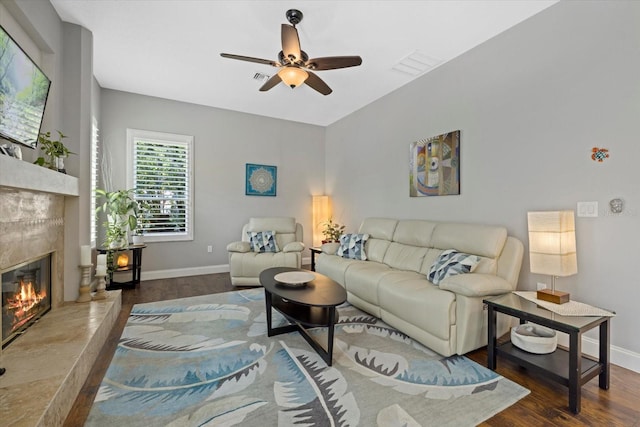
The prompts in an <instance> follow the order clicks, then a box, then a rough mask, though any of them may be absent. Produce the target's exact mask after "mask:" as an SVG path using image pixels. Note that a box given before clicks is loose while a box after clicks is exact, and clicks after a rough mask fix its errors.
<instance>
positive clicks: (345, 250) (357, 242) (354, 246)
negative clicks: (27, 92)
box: [336, 234, 369, 261]
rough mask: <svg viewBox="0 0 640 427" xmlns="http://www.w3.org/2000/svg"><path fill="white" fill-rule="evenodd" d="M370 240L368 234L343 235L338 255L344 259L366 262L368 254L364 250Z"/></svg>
mask: <svg viewBox="0 0 640 427" xmlns="http://www.w3.org/2000/svg"><path fill="white" fill-rule="evenodd" d="M368 238H369V235H368V234H343V235H342V236H340V247H339V248H338V252H337V253H336V255H338V256H341V257H343V258H350V259H359V260H362V261H364V260H366V259H367V254H366V253H365V250H364V244H365V243H366V241H367V239H368Z"/></svg>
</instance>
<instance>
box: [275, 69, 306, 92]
mask: <svg viewBox="0 0 640 427" xmlns="http://www.w3.org/2000/svg"><path fill="white" fill-rule="evenodd" d="M278 75H279V76H280V78H281V79H282V81H283V82H284V83H285V84H286V85H287V86H289V87H291V89H293V88H295V87H297V86H300V85H301V84H302V83H304V82H305V80H307V78H308V77H309V73H307V72H306V71H305V70H303V69H302V68H298V67H291V66H289V67H282V68H281V69H280V71H278Z"/></svg>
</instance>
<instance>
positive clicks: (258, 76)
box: [253, 73, 271, 82]
mask: <svg viewBox="0 0 640 427" xmlns="http://www.w3.org/2000/svg"><path fill="white" fill-rule="evenodd" d="M270 77H271V76H269V75H267V74H262V73H255V74H254V75H253V79H254V80H258V81H259V82H264V81H267V80H269V78H270Z"/></svg>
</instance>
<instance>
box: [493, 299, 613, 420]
mask: <svg viewBox="0 0 640 427" xmlns="http://www.w3.org/2000/svg"><path fill="white" fill-rule="evenodd" d="M484 303H485V304H487V306H488V316H489V319H488V320H489V324H488V341H487V344H488V345H487V359H488V360H487V367H488V368H489V369H493V370H495V369H496V356H498V355H500V356H502V357H504V358H506V359H509V360H511V361H513V362H515V363H517V364H518V365H520V366H522V367H525V368H527V369H530V370H531V371H534V372H539V373H542V374H543V375H546V376H547V377H548V378H550V379H552V380H554V381H557V382H559V383H560V384H563V385H565V386H567V387H568V388H569V409H570V410H571V412H573V413H574V414H577V413H579V412H580V396H581V388H582V386H583V385H584V384H586V383H587V382H588V381H589V380H591V379H592V378H593V377H595V376H598V377H599V386H600V388H601V389H603V390H608V389H609V377H610V373H609V372H610V366H609V319H610V318H609V317H606V316H588V317H587V316H562V315H559V314H556V313H553V312H551V311H549V310H546V309H544V308H542V307H540V306H538V305H537V304H535V303H534V302H532V301H529V300H527V299H525V298H522V297H520V296H518V295H516V294H505V295H500V296H497V297H491V298H487V299H485V300H484ZM498 313H504V314H507V315H509V316H513V317H517V318H518V319H520V324H523V323H525V322H527V321H529V322H532V323H536V324H538V325H542V326H546V327H547V328H551V329H553V330H556V331H560V332H564V333H566V334H569V349H568V350H565V349H563V348H557V349H556V350H555V351H554V352H553V353H550V354H533V353H529V352H526V351H524V350H521V349H519V348H518V347H516V346H514V345H513V344H512V343H511V342H509V341H508V342H505V343H503V344H500V345H498V343H497V337H496V321H497V314H498ZM596 326H599V327H600V347H599V358H598V360H594V359H593V358H591V357H589V356H587V355H583V354H582V334H583V333H585V332H587V331H588V330H590V329H593V328H595V327H596Z"/></svg>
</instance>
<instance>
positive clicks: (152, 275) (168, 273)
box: [140, 264, 229, 281]
mask: <svg viewBox="0 0 640 427" xmlns="http://www.w3.org/2000/svg"><path fill="white" fill-rule="evenodd" d="M228 272H229V264H222V265H209V266H206V267H190V268H174V269H171V270H155V271H142V273H141V274H140V280H142V281H145V280H155V279H173V278H176V277H187V276H201V275H203V274H215V273H228Z"/></svg>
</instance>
